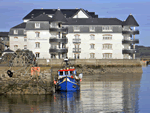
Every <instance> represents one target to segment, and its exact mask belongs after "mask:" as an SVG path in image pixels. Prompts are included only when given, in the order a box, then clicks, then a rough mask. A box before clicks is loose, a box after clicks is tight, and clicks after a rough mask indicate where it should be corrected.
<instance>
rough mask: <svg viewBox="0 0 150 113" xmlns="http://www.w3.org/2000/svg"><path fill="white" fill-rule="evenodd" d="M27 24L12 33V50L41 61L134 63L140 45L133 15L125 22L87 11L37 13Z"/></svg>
mask: <svg viewBox="0 0 150 113" xmlns="http://www.w3.org/2000/svg"><path fill="white" fill-rule="evenodd" d="M23 21H24V22H23V23H21V24H19V25H17V26H15V27H13V28H11V29H10V32H9V38H10V49H11V50H13V51H15V50H17V49H29V50H32V51H33V53H34V54H35V56H36V57H37V58H45V59H50V58H56V59H61V58H65V57H66V56H67V57H68V58H71V59H134V58H135V52H136V50H135V43H139V40H137V39H135V35H136V34H139V31H138V30H136V29H135V27H137V26H139V25H138V23H137V22H136V20H135V19H134V17H133V15H131V14H130V15H129V16H128V17H127V19H126V20H125V21H121V20H119V19H117V18H98V15H95V12H89V11H87V10H84V9H34V10H32V11H31V12H30V13H29V14H27V15H26V16H25V17H24V18H23ZM131 47H132V48H131Z"/></svg>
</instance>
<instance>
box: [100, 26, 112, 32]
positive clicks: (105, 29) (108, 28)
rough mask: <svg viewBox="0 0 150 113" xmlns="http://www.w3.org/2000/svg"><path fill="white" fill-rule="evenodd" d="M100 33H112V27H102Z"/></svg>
mask: <svg viewBox="0 0 150 113" xmlns="http://www.w3.org/2000/svg"><path fill="white" fill-rule="evenodd" d="M102 31H106V32H109V31H111V32H112V31H113V29H112V26H102Z"/></svg>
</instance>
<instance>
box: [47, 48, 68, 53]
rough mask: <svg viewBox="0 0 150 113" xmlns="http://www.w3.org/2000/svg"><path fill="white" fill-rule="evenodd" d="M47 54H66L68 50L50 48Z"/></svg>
mask: <svg viewBox="0 0 150 113" xmlns="http://www.w3.org/2000/svg"><path fill="white" fill-rule="evenodd" d="M49 52H50V53H67V52H68V48H50V49H49Z"/></svg>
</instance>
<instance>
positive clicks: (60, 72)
mask: <svg viewBox="0 0 150 113" xmlns="http://www.w3.org/2000/svg"><path fill="white" fill-rule="evenodd" d="M73 74H76V70H75V69H62V70H58V75H59V76H71V75H73Z"/></svg>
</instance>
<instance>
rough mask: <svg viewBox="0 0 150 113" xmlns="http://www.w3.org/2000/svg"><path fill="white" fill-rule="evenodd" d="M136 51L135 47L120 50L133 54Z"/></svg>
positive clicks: (123, 52)
mask: <svg viewBox="0 0 150 113" xmlns="http://www.w3.org/2000/svg"><path fill="white" fill-rule="evenodd" d="M133 53H136V50H135V49H124V50H122V54H133Z"/></svg>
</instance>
